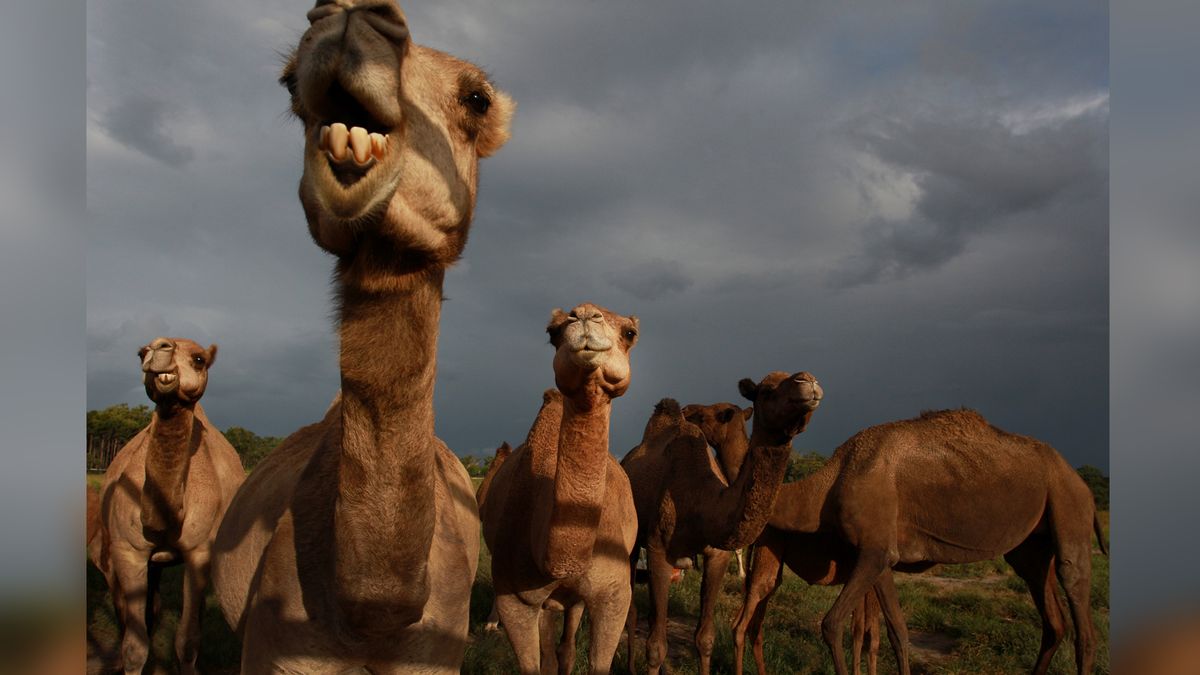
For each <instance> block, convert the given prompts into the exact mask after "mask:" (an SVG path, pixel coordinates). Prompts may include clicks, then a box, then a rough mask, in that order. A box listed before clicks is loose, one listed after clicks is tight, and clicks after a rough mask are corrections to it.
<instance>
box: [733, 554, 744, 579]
mask: <svg viewBox="0 0 1200 675" xmlns="http://www.w3.org/2000/svg"><path fill="white" fill-rule="evenodd" d="M733 557H735V558H737V564H738V578H739V579H745V578H746V561H745V555H744V554H743V553H742V549H738V550H736V551H734V552H733Z"/></svg>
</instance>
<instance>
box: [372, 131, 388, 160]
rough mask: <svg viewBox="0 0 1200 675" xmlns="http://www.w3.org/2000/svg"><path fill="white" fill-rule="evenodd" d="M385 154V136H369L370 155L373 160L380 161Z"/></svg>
mask: <svg viewBox="0 0 1200 675" xmlns="http://www.w3.org/2000/svg"><path fill="white" fill-rule="evenodd" d="M386 153H387V136H384V135H383V134H371V155H373V156H374V157H375V159H379V160H382V159H383V156H384V154H386Z"/></svg>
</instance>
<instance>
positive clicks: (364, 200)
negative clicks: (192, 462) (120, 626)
mask: <svg viewBox="0 0 1200 675" xmlns="http://www.w3.org/2000/svg"><path fill="white" fill-rule="evenodd" d="M308 20H309V22H310V24H311V25H310V27H309V29H308V30H307V31H306V32H305V33H304V35H303V36H301V38H300V44H299V46H298V47H297V49H296V51H295V53H293V54H292V56H291V57H290V58H289V60H288V62H287V65H286V66H285V67H284V70H283V74H282V76H281V78H280V81H281V82H282V83H283V84H284V85H285V86H287V88H288V91H289V92H290V94H291V105H292V111H293V112H294V113H295V115H296V116H297V117H298V118H299V119H300V121H301V122H302V123H303V125H304V138H305V144H304V173H303V176H302V178H301V180H300V201H301V204H302V205H303V207H304V212H305V216H306V218H307V220H308V227H309V232H310V233H311V234H312V237H313V239H314V240H315V241H316V243H317V245H318V246H320V247H321V248H323V249H325V250H326V251H328V252H329V253H331V254H333V255H334V256H336V258H337V262H336V268H335V288H336V292H337V302H336V305H337V312H338V315H337V316H338V331H339V337H340V342H341V347H340V349H341V353H340V369H341V395H340V397H339V398H338V399H337V400H335V402H334V404H333V405H332V406H331V407H330V409H329V411H328V412H327V413H326V414H325V417H324V419H322V420H321V421H320V422H318V423H316V424H313V425H310V426H307V427H304V428H302V429H300V430H299V431H297V432H295V433H294V434H292V435H291V436H290V437H288V438H287V439H286V440H285V441H284V442H283V443H282V444H281V445H280V446H279V447H278V448H277V449H276V450H275V451H274V452H272V453H271V455H270V456H268V457H267V458H265V459H264V460H263V461H262V462H261V463H260V464H259V465H258V467H257V468H256V469H255V471H254V473H253V474H252V475H251V476H250V477H249V479H248V480H247V481H246V485H245V487H244V489H242V490H241V491H240V492H239V493H238V495H237V497H236V498H235V499H234V502H233V504H232V505H231V506H230V509H229V513H228V515H227V517H226V518H225V521H224V523H222V526H221V530H220V532H219V533H218V535H217V542H216V543H217V548H218V551H219V552H220V554H221V555H220V557H219V558H218V560H217V563H216V566H215V569H214V574H215V576H214V581H215V588H216V591H217V597H218V599H219V601H220V603H221V608H222V610H223V612H224V614H225V617H226V619H227V620H228V621H229V623H230V625H232V626H233V627H235V629H236V631H237V632H238V634H239V635H240V636H241V637H242V641H243V649H242V671H243V672H244V673H247V674H256V673H267V672H279V671H286V672H304V673H335V672H338V673H340V672H343V671H345V670H348V669H353V668H366V669H369V670H370V671H371V672H375V673H385V672H386V673H391V672H400V671H403V672H412V671H414V670H415V671H420V672H442V673H450V672H458V670H459V667H460V665H461V662H462V657H463V652H464V650H465V648H466V637H467V624H468V606H469V602H470V593H471V583H472V580H473V578H474V576H475V568H476V565H477V562H478V550H479V518H478V513H477V510H476V506H475V500H474V499H473V497H472V492H473V490H472V488H471V480H470V478H469V477H468V475H467V472H466V469H464V468H463V466H462V463H461V462H460V461H459V460H458V458H457V457H455V456H454V454H453V453H452V452H451V451H450V450H449V449H448V448H447V447H446V445H445V444H444V443H442V441H441V440H439V439H438V438H437V437H436V436H435V435H434V411H433V386H434V375H435V371H436V362H437V359H436V351H437V337H438V326H439V320H440V314H441V302H442V282H443V278H444V275H445V269H446V268H447V267H448V266H449V265H450V264H451V263H452V262H453V261H455V260H456V259H457V258H458V257H459V256H460V255H461V253H462V250H463V247H464V246H465V244H466V239H467V230H468V228H469V225H470V221H471V216H472V213H473V211H474V206H475V194H476V187H477V178H478V171H477V170H478V162H479V158H481V157H486V156H488V155H490V154H491V153H493V152H494V151H495V150H497V149H498V148H499V147H500V146H501V145H502V144H503V143H504V142H505V141H506V140H507V138H508V134H509V131H508V128H509V121H510V118H511V116H512V112H513V109H514V105H513V103H512V101H511V100H510V99H509V98H508V97H507V96H506V95H505V94H503V93H501V92H499V91H497V90H495V89H494V88H493V86H492V84H491V83H490V82H489V81H488V80H487V78H486V77H485V75H484V73H483V72H482V71H481V70H480V69H479V68H477V67H475V66H473V65H471V64H469V63H466V62H464V61H461V60H459V59H456V58H454V57H452V56H449V55H447V54H444V53H442V52H438V51H435V50H432V49H429V48H426V47H422V46H420V45H418V44H416V43H414V42H413V41H412V40H411V39H410V38H409V30H408V23H407V20H406V19H405V16H404V13H403V12H402V11H401V9H400V7H399V6H398V5H397V4H395V3H394V2H391V1H387V0H360V1H356V0H336V2H329V1H327V0H321V1H319V2H318V3H317V5H316V7H314V8H313V9H312V10H311V11H309V13H308Z"/></svg>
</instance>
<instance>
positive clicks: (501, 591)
mask: <svg viewBox="0 0 1200 675" xmlns="http://www.w3.org/2000/svg"><path fill="white" fill-rule="evenodd" d="M546 331H547V332H548V333H549V334H550V344H551V345H553V346H554V348H555V354H554V381H555V384H557V385H558V389H557V390H555V389H551V390H548V391H547V392H546V393H545V394H544V396H543V403H542V408H541V410H540V411H539V412H538V415H537V418H536V420H535V421H534V424H533V427H532V428H531V429H530V432H529V436H528V438H526V440H525V443H524V444H522V445H521V447H519V448H517V449H516V450H515V451H514V452H513V453H512V456H511V457H509V458H508V459H507V460H504V461H503V464H502V465H501V466H500V467H499V469H497V470H496V472H495V474H494V475H493V476H492V477H491V479H490V481H489V485H488V486H487V487H486V489H483V486H481V490H480V501H479V512H480V516H481V517H482V519H483V536H484V539H485V540H486V541H487V545H488V549H489V550H490V551H491V552H492V583H493V585H494V586H495V589H496V609H497V610H498V611H499V614H500V620H501V621H502V622H503V624H504V630H505V633H506V634H507V635H508V639H509V642H511V643H512V646H513V651H514V652H516V655H517V661H518V663H519V665H520V669H521V673H522V675H536V674H537V673H539V672H542V673H548V672H554V671H555V670H557V672H558V673H560V674H561V675H566V674H568V673H570V672H571V669H572V668H573V667H574V665H575V633H576V631H577V630H578V628H579V622H580V620H581V618H582V615H583V610H584V608H585V607H586V608H587V611H588V616H589V618H590V621H591V647H590V651H589V654H588V659H589V661H590V663H591V672H592V673H596V674H605V673H608V672H609V669H610V668H611V666H612V660H613V653H614V652H616V649H617V643H618V642H619V641H620V639H621V627H622V626H623V625H624V623H625V615H626V612H627V611H628V609H629V598H630V592H631V589H630V586H629V554H630V551H632V550H633V542H634V539H635V537H636V536H637V514H636V511H635V510H634V507H633V495H632V493H631V492H630V489H629V479H628V478H627V477H626V476H625V472H624V471H622V470H621V467H620V465H619V464H617V461H616V460H615V459H613V456H612V455H611V454H609V451H608V433H609V417H610V415H611V412H612V400H613V399H614V398H617V397H618V396H621V395H622V394H624V393H625V390H626V389H627V388H628V387H629V380H630V368H629V350H630V349H631V348H632V347H633V345H634V344H635V343H636V342H637V336H638V321H637V319H636V318H632V317H631V318H626V317H623V316H620V315H618V314H614V313H612V312H609V311H608V310H606V309H603V308H601V307H597V306H595V305H590V304H584V305H580V306H578V307H576V308H575V309H574V310H572V311H571V313H570V314H567V313H564V312H563V311H562V310H555V311H554V314H553V315H552V316H551V318H550V325H549V326H547V327H546ZM560 392H561V393H560ZM554 610H565V612H566V619H565V621H564V625H563V633H562V640H561V642H560V646H559V648H558V651H557V654H556V653H555V650H554V648H553V635H552V629H553V627H554V614H553V611H554ZM555 661H557V668H556V666H555Z"/></svg>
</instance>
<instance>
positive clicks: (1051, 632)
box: [1004, 539, 1067, 675]
mask: <svg viewBox="0 0 1200 675" xmlns="http://www.w3.org/2000/svg"><path fill="white" fill-rule="evenodd" d="M1004 559H1005V560H1007V561H1008V564H1009V565H1012V568H1013V571H1014V572H1016V573H1017V576H1019V577H1021V578H1022V579H1024V580H1025V583H1026V584H1027V585H1028V586H1029V594H1030V595H1031V596H1033V604H1034V606H1035V607H1037V610H1038V614H1040V615H1041V616H1042V645H1041V649H1040V651H1039V652H1038V658H1037V663H1036V664H1034V667H1033V673H1034V675H1045V673H1046V672H1047V671H1048V670H1049V669H1050V662H1051V661H1052V660H1053V659H1054V653H1055V652H1056V651H1058V646H1059V645H1060V644H1061V643H1062V639H1063V637H1064V636H1065V635H1066V633H1067V626H1066V621H1065V620H1064V617H1063V615H1062V608H1061V607H1060V606H1059V604H1058V592H1057V589H1056V586H1057V585H1058V581H1057V579H1055V576H1054V553H1053V552H1052V551H1051V550H1050V547H1049V542H1047V541H1045V540H1040V541H1039V540H1034V539H1027V540H1026V541H1025V542H1024V543H1022V544H1021V545H1020V546H1018V547H1017V548H1015V549H1013V550H1012V551H1009V552H1008V553H1007V554H1005V556H1004Z"/></svg>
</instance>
